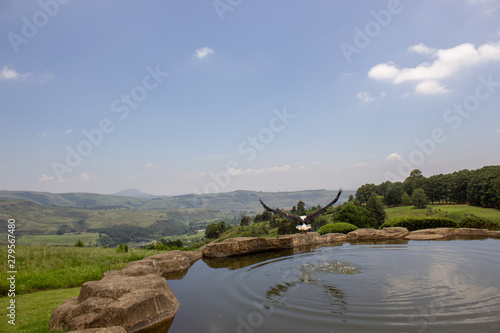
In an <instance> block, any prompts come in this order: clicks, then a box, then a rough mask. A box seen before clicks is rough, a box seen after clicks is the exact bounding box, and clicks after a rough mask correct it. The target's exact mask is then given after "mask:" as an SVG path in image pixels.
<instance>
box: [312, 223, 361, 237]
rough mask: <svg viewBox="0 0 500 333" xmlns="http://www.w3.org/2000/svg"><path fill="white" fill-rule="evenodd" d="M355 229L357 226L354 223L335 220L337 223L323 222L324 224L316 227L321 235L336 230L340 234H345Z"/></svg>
mask: <svg viewBox="0 0 500 333" xmlns="http://www.w3.org/2000/svg"><path fill="white" fill-rule="evenodd" d="M357 229H358V227H356V226H355V225H354V224H350V223H345V222H337V223H329V224H325V225H324V226H322V227H321V228H319V229H318V233H319V234H321V235H324V234H329V233H336V232H338V233H341V234H347V233H350V232H351V231H354V230H357Z"/></svg>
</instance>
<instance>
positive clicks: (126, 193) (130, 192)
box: [111, 188, 156, 198]
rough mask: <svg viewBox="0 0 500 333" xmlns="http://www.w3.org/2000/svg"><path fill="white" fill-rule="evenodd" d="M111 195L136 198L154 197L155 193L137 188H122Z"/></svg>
mask: <svg viewBox="0 0 500 333" xmlns="http://www.w3.org/2000/svg"><path fill="white" fill-rule="evenodd" d="M111 195H119V196H123V197H134V198H154V197H156V196H155V195H152V194H148V193H144V192H141V191H140V190H138V189H136V188H129V189H126V190H121V191H120V192H116V193H113V194H111Z"/></svg>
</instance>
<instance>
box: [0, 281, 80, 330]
mask: <svg viewBox="0 0 500 333" xmlns="http://www.w3.org/2000/svg"><path fill="white" fill-rule="evenodd" d="M79 293H80V287H78V288H71V289H56V290H47V291H40V292H37V293H33V294H25V295H16V297H15V300H16V322H15V323H16V325H15V326H13V325H11V324H9V323H8V320H10V318H9V317H7V313H8V312H7V306H9V304H10V300H11V298H9V297H6V296H3V297H0V317H1V318H2V320H1V321H0V332H36V333H45V332H47V333H48V332H50V331H49V322H50V317H51V316H52V312H54V310H55V309H56V308H57V307H58V306H59V305H61V303H62V302H64V301H65V300H66V299H68V298H70V297H73V296H78V294H79Z"/></svg>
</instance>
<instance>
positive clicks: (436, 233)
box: [405, 228, 454, 240]
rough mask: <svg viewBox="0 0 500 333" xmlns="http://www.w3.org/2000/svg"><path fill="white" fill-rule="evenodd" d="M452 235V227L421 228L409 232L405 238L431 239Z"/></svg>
mask: <svg viewBox="0 0 500 333" xmlns="http://www.w3.org/2000/svg"><path fill="white" fill-rule="evenodd" d="M453 236H454V229H452V228H436V229H423V230H415V231H412V232H410V234H409V235H408V236H406V237H405V238H406V239H409V240H432V239H443V238H451V237H453Z"/></svg>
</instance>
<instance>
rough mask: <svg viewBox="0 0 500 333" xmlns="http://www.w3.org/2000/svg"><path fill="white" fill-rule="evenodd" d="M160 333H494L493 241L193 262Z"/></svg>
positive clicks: (498, 262) (497, 277) (499, 269)
mask: <svg viewBox="0 0 500 333" xmlns="http://www.w3.org/2000/svg"><path fill="white" fill-rule="evenodd" d="M168 283H169V285H170V287H171V289H172V290H173V292H174V294H175V295H176V297H177V298H178V300H179V302H180V304H181V306H180V309H179V312H178V313H177V315H176V317H175V319H174V320H173V322H172V323H171V325H170V328H165V327H164V328H163V329H162V331H163V332H167V331H168V332H169V333H178V332H183V333H185V332H199V333H202V332H207V333H218V332H237V333H240V332H244V333H250V332H270V333H271V332H272V333H276V332H310V333H317V332H335V333H337V332H384V333H386V332H408V333H410V332H417V333H421V332H429V333H431V332H440V333H442V332H453V333H460V332H496V333H498V332H500V240H493V239H486V240H452V241H419V242H417V241H409V242H406V241H404V242H401V243H399V244H398V243H392V244H387V243H386V244H383V243H365V244H357V245H351V244H343V245H340V246H332V247H323V248H316V249H311V248H308V249H301V250H300V251H299V250H290V251H282V252H268V253H260V254H253V255H247V256H241V257H234V258H225V259H210V260H208V259H203V260H199V261H197V262H196V263H195V264H194V265H193V266H192V267H191V268H190V269H189V271H188V272H187V274H186V275H185V276H184V277H183V278H182V279H180V280H168Z"/></svg>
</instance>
